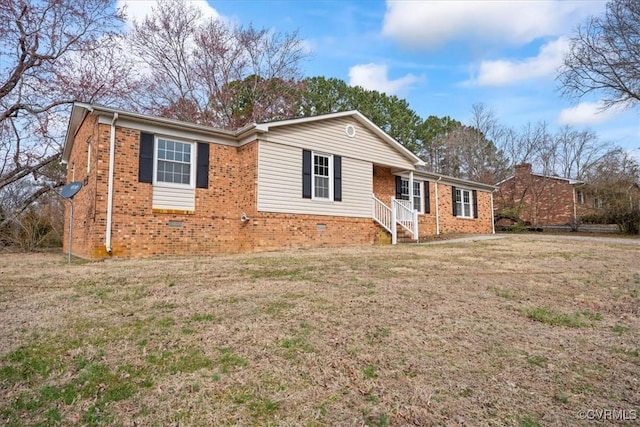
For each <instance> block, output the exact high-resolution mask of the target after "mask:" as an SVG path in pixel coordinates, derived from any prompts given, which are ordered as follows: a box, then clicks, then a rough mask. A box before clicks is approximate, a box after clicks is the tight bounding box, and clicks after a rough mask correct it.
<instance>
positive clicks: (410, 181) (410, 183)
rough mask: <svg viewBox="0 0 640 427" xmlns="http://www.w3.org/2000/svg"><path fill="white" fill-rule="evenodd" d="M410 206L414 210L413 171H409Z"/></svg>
mask: <svg viewBox="0 0 640 427" xmlns="http://www.w3.org/2000/svg"><path fill="white" fill-rule="evenodd" d="M409 208H410V209H411V211H412V212H413V210H414V209H415V207H414V206H413V171H411V172H409Z"/></svg>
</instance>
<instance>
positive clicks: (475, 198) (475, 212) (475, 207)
mask: <svg viewBox="0 0 640 427" xmlns="http://www.w3.org/2000/svg"><path fill="white" fill-rule="evenodd" d="M473 217H474V218H478V192H477V191H476V190H473Z"/></svg>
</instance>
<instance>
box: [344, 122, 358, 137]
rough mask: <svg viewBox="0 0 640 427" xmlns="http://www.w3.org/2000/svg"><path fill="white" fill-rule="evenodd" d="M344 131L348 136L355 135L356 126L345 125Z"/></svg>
mask: <svg viewBox="0 0 640 427" xmlns="http://www.w3.org/2000/svg"><path fill="white" fill-rule="evenodd" d="M344 131H345V133H346V134H347V136H348V137H349V138H353V137H354V136H356V128H355V127H354V126H353V125H347V127H346V128H345V129H344Z"/></svg>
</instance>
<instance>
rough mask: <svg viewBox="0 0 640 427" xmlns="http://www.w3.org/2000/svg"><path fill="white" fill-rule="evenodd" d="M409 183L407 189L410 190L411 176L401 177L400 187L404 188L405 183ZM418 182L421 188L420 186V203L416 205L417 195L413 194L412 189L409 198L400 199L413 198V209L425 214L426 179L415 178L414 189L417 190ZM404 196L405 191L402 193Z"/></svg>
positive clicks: (408, 199)
mask: <svg viewBox="0 0 640 427" xmlns="http://www.w3.org/2000/svg"><path fill="white" fill-rule="evenodd" d="M405 182H406V183H407V191H409V178H405V177H404V176H401V177H400V189H401V190H402V189H403V185H402V184H403V183H405ZM416 184H418V185H419V188H420V196H419V198H420V202H419V203H418V205H416V202H415V197H417V196H415V195H414V194H413V191H411V193H410V194H407V197H408V198H407V199H404V198H403V199H400V200H406V201H410V200H413V209H415V210H417V211H418V213H419V214H424V181H422V180H418V179H414V180H413V185H414V190H415V185H416ZM402 196H405V194H404V193H402Z"/></svg>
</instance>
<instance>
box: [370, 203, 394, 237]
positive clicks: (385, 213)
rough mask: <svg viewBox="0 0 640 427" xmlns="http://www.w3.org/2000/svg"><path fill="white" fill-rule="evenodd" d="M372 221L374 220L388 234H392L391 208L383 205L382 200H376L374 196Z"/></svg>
mask: <svg viewBox="0 0 640 427" xmlns="http://www.w3.org/2000/svg"><path fill="white" fill-rule="evenodd" d="M372 206H373V212H372V214H373V219H375V220H376V221H377V222H378V224H380V225H381V226H382V227H383V228H384V229H385V230H387V231H388V232H389V233H393V227H392V226H391V224H393V222H392V221H391V208H390V207H389V206H387V205H385V204H384V203H382V200H380V199H378V198H377V197H376V196H373V205H372Z"/></svg>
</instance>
